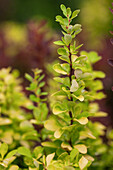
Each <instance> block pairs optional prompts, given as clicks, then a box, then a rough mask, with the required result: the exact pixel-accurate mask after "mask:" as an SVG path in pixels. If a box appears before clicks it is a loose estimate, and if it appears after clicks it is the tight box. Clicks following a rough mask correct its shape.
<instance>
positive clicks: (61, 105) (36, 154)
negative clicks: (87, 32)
mask: <svg viewBox="0 0 113 170" xmlns="http://www.w3.org/2000/svg"><path fill="white" fill-rule="evenodd" d="M61 10H62V11H63V14H64V16H65V18H63V17H61V16H59V15H58V16H57V17H56V21H57V22H59V23H60V25H61V27H62V29H63V31H62V33H63V35H64V36H63V37H62V39H61V40H59V41H56V42H55V44H57V45H59V46H61V47H60V48H59V49H58V54H59V55H60V56H59V59H60V60H62V61H63V62H62V63H60V62H59V63H56V64H54V66H53V69H54V70H55V71H56V72H57V73H58V76H57V77H55V78H54V80H55V81H56V82H58V83H59V86H56V87H57V88H59V90H58V91H57V92H55V93H54V94H53V96H56V100H55V98H54V100H53V102H52V105H51V106H52V113H53V114H48V113H49V109H48V106H47V104H46V100H48V98H47V97H46V96H47V92H43V91H42V88H43V87H44V85H45V82H44V81H43V79H44V74H42V70H40V69H33V76H30V75H29V74H26V75H25V77H26V79H27V80H28V81H29V82H30V85H29V87H27V90H29V91H30V95H29V99H28V98H27V97H25V95H24V93H23V92H22V89H21V86H20V80H19V79H18V78H17V77H18V76H17V72H15V71H13V72H12V73H10V71H11V70H10V68H7V69H2V70H1V71H0V85H1V86H0V106H1V118H0V119H1V121H0V125H1V131H0V135H4V134H5V133H6V132H8V133H7V134H6V138H7V139H6V140H3V138H2V137H1V143H0V168H1V169H6V170H8V169H9V170H13V169H15V170H18V169H19V170H21V169H22V170H23V169H24V170H26V169H29V170H66V169H67V170H74V169H76V170H86V169H90V168H91V169H99V170H101V169H102V170H103V169H106V168H107V169H111V167H112V157H113V152H112V151H113V131H112V130H111V131H108V133H107V137H108V145H106V144H105V143H104V142H103V140H102V138H100V136H103V135H104V134H105V126H104V125H102V124H101V123H99V122H92V121H91V119H92V117H102V116H106V115H107V114H106V113H105V112H102V111H100V110H99V105H98V103H96V102H95V100H100V99H103V98H104V97H105V95H104V94H103V92H102V91H101V90H102V89H103V85H102V82H101V81H100V80H99V79H98V78H104V77H105V74H104V73H103V72H101V71H94V70H93V67H92V65H93V64H94V63H96V62H97V61H99V60H100V59H101V57H100V56H98V54H97V53H96V52H93V51H92V52H89V53H87V52H85V51H81V52H80V54H78V49H79V48H80V47H81V46H82V45H79V46H76V41H75V37H76V35H77V34H79V33H80V32H81V30H82V29H81V25H80V24H75V25H71V22H72V19H74V18H75V17H77V15H78V13H79V12H80V10H75V11H74V12H73V13H72V11H71V9H70V8H66V7H65V6H64V5H61ZM54 86H55V82H54ZM50 88H52V87H50ZM57 88H56V90H57ZM58 96H59V97H58ZM49 97H51V98H52V96H49ZM51 100H52V99H51ZM51 100H49V101H51ZM25 108H26V109H25ZM27 109H28V110H27ZM7 129H8V130H7ZM10 134H11V135H10ZM8 135H10V137H9V136H8ZM9 139H10V142H8V140H9ZM34 141H35V143H33V142H34ZM106 157H107V159H106ZM105 159H106V161H105Z"/></svg>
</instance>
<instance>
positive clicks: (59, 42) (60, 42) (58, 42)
mask: <svg viewBox="0 0 113 170" xmlns="http://www.w3.org/2000/svg"><path fill="white" fill-rule="evenodd" d="M54 44H56V45H61V46H64V45H65V44H64V43H63V41H55V42H54Z"/></svg>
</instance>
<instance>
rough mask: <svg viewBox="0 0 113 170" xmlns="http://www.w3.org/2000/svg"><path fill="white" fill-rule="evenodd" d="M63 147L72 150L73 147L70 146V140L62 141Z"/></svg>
mask: <svg viewBox="0 0 113 170" xmlns="http://www.w3.org/2000/svg"><path fill="white" fill-rule="evenodd" d="M61 147H62V148H63V149H67V150H69V151H71V150H72V147H71V146H70V144H69V143H68V142H62V144H61Z"/></svg>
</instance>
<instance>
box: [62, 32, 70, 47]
mask: <svg viewBox="0 0 113 170" xmlns="http://www.w3.org/2000/svg"><path fill="white" fill-rule="evenodd" d="M64 41H65V43H66V45H67V46H68V45H69V44H70V43H71V41H72V37H71V35H70V34H65V35H64Z"/></svg>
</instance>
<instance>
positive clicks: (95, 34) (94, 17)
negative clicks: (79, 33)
mask: <svg viewBox="0 0 113 170" xmlns="http://www.w3.org/2000/svg"><path fill="white" fill-rule="evenodd" d="M111 2H112V0H107V1H106V0H103V1H98V0H90V2H89V1H88V0H86V1H84V2H83V4H82V6H81V8H82V11H81V22H82V24H83V27H84V30H85V32H84V35H85V39H86V40H87V44H86V45H87V49H97V50H98V51H100V49H103V50H104V46H105V45H104V42H105V40H106V39H107V37H109V30H110V29H111V24H110V22H111V19H112V16H111V15H110V12H109V9H108V8H109V7H110V5H111ZM96 10H97V11H98V12H95V11H96ZM105 35H107V36H106V39H105ZM86 36H87V37H86Z"/></svg>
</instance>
